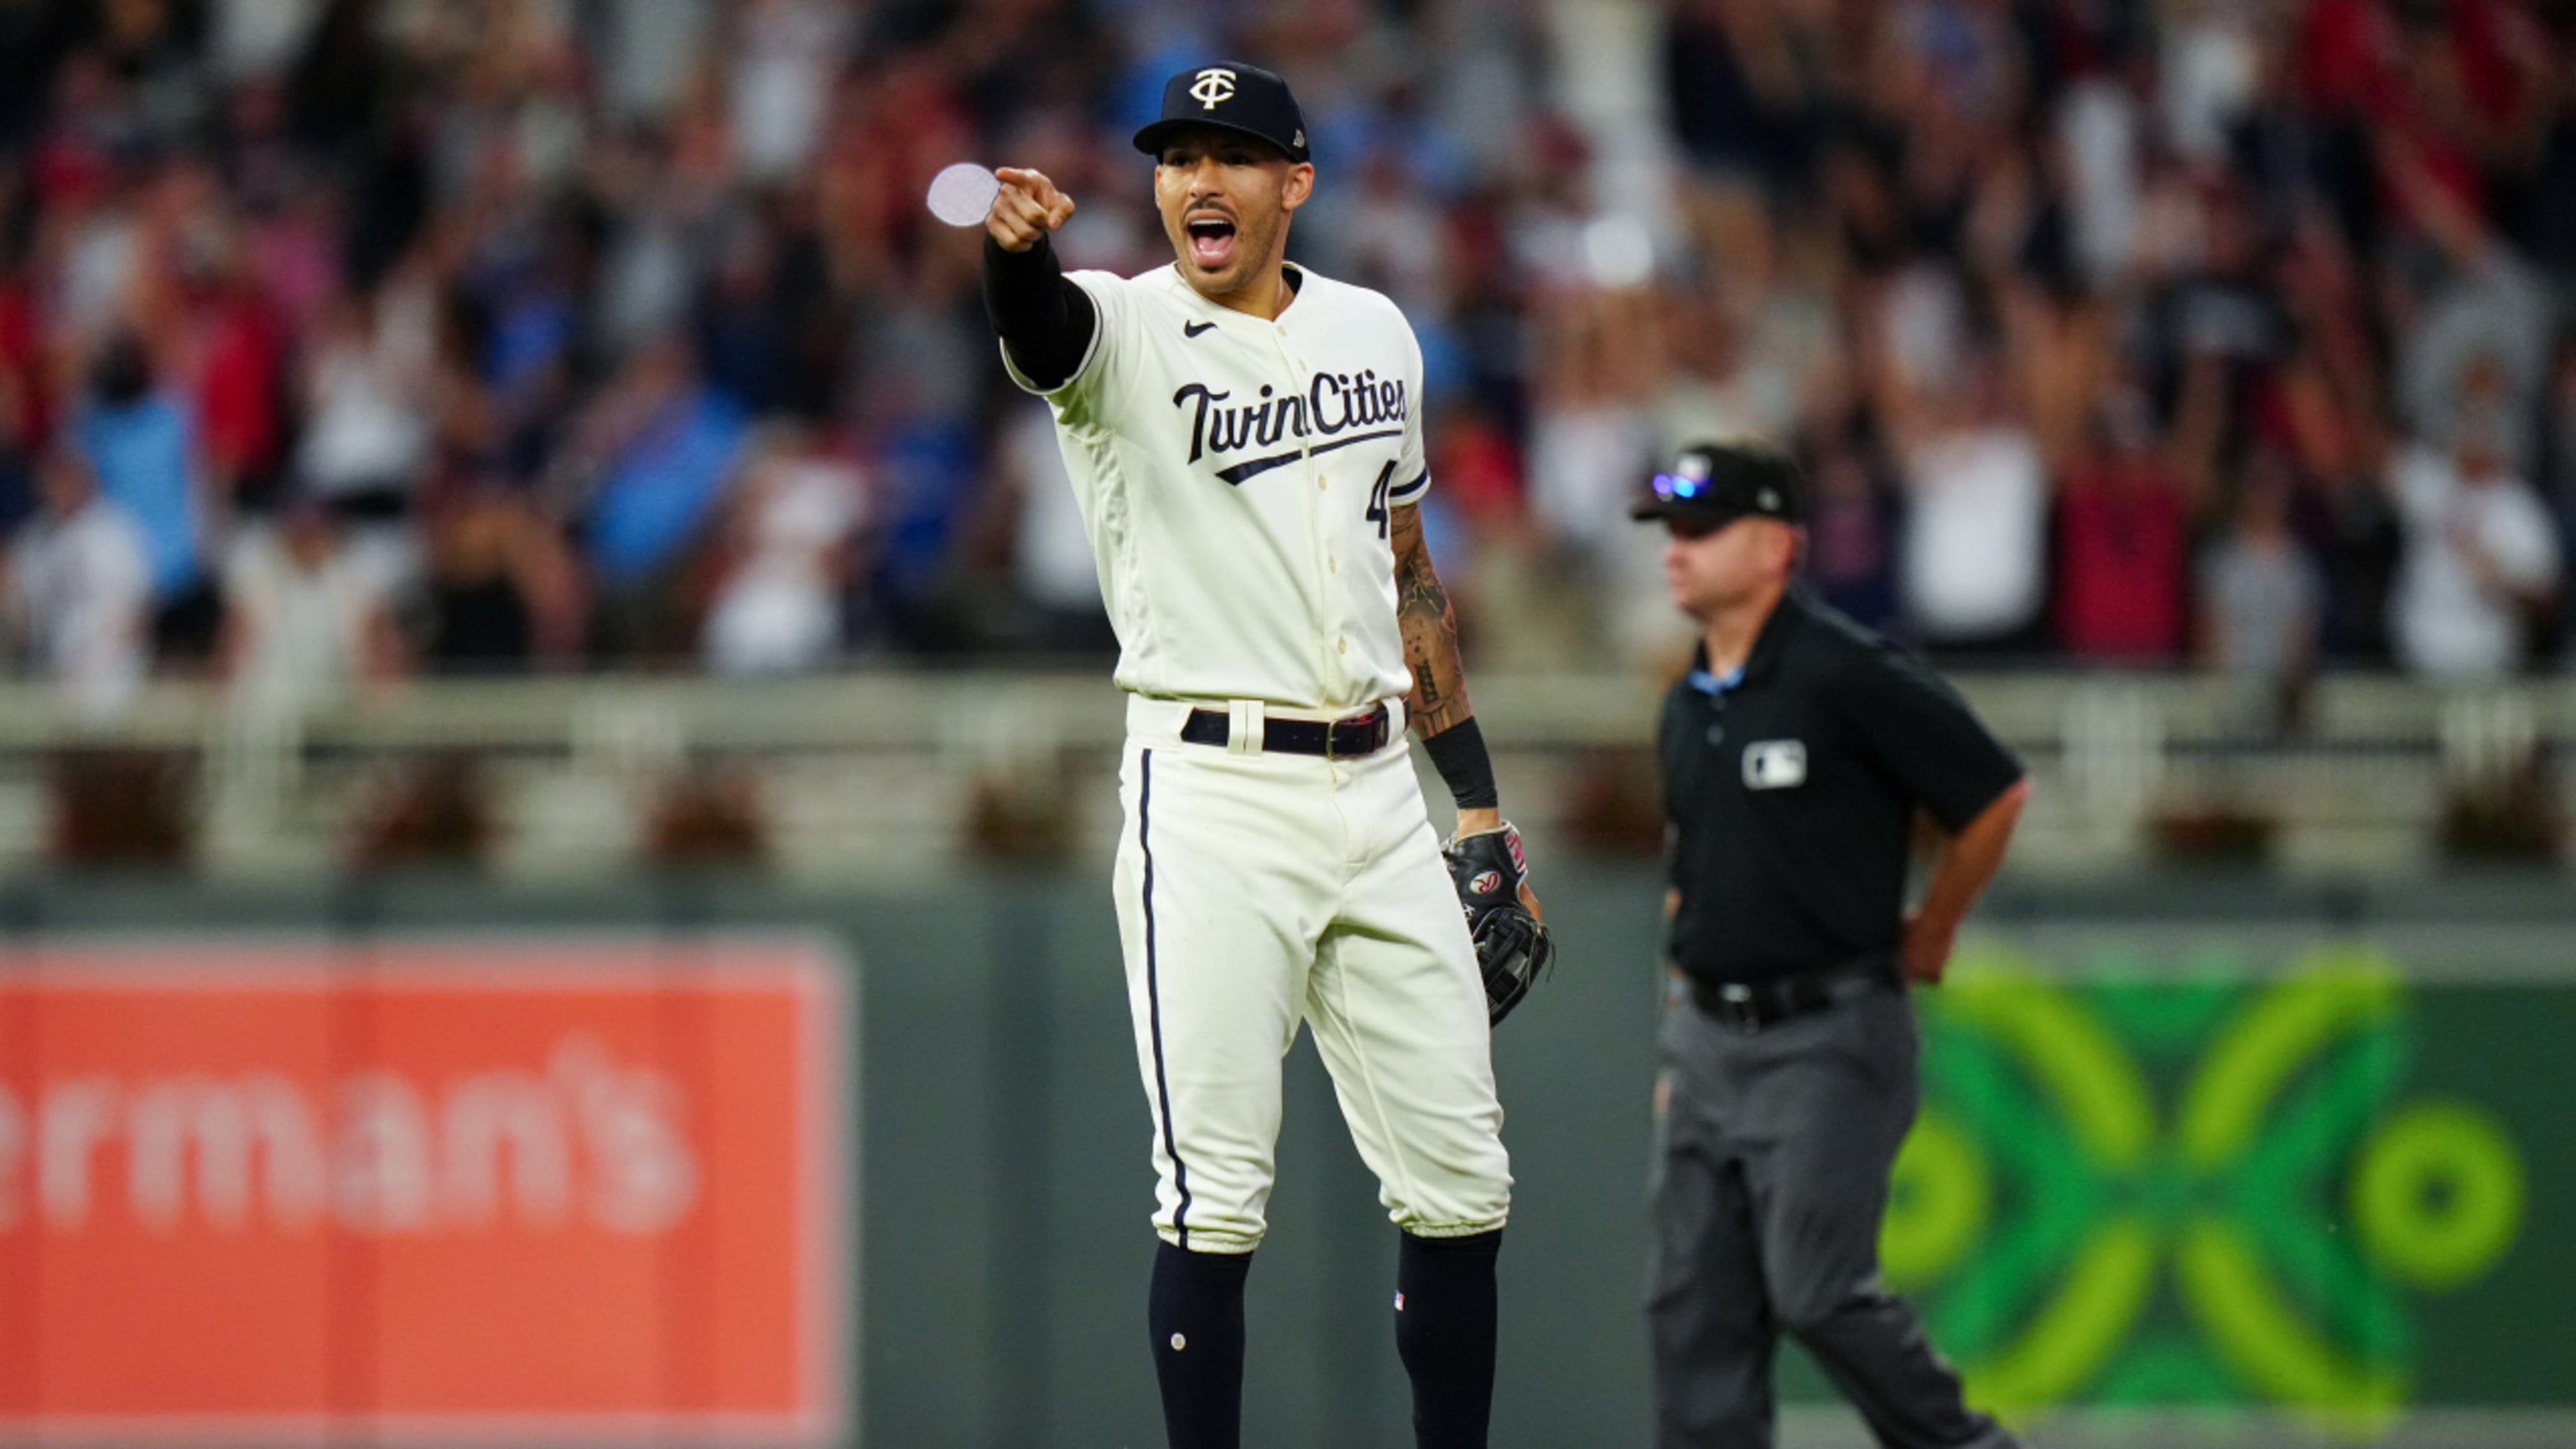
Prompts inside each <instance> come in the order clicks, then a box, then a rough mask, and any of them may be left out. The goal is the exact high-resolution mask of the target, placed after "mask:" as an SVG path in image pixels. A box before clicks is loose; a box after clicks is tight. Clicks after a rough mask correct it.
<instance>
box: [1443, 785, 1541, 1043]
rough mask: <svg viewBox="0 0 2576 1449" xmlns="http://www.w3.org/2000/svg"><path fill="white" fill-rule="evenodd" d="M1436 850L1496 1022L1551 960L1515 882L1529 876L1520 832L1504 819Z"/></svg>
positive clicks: (1526, 992)
mask: <svg viewBox="0 0 2576 1449" xmlns="http://www.w3.org/2000/svg"><path fill="white" fill-rule="evenodd" d="M1440 854H1441V855H1442V856H1443V857H1445V858H1446V859H1447V860H1448V862H1449V879H1450V882H1451V883H1452V884H1454V885H1456V886H1457V887H1458V905H1459V908H1460V909H1461V910H1464V911H1465V912H1466V913H1467V939H1468V940H1470V941H1472V942H1474V943H1475V946H1476V965H1477V968H1478V969H1479V970H1481V971H1483V972H1484V975H1485V1007H1486V1010H1487V1011H1488V1012H1489V1013H1490V1019H1491V1020H1493V1021H1495V1022H1500V1021H1501V1020H1502V1019H1503V1018H1504V1017H1506V1016H1509V1015H1511V1011H1512V1008H1513V1007H1515V1006H1518V1005H1520V1002H1521V998H1522V997H1523V996H1525V995H1527V994H1528V993H1529V989H1530V983H1531V982H1532V981H1535V980H1537V979H1538V975H1539V973H1540V972H1542V971H1545V970H1546V969H1547V968H1548V966H1549V965H1550V964H1551V963H1552V962H1554V961H1555V959H1556V942H1555V940H1554V939H1553V938H1551V937H1550V936H1549V935H1548V933H1547V927H1546V926H1545V925H1543V924H1541V923H1540V921H1539V919H1538V917H1536V916H1533V915H1531V914H1530V912H1529V908H1528V907H1527V906H1524V905H1522V904H1521V886H1522V885H1523V884H1524V883H1526V882H1527V881H1528V880H1529V859H1528V857H1526V856H1524V855H1523V854H1522V853H1521V833H1520V832H1519V831H1518V830H1515V829H1513V828H1512V824H1511V822H1510V821H1508V820H1507V821H1504V822H1503V824H1502V827H1501V828H1500V829H1498V830H1480V831H1478V832H1476V833H1475V834H1473V835H1470V836H1466V837H1464V838H1453V839H1452V840H1450V842H1449V843H1448V844H1447V845H1444V846H1442V847H1441V849H1440Z"/></svg>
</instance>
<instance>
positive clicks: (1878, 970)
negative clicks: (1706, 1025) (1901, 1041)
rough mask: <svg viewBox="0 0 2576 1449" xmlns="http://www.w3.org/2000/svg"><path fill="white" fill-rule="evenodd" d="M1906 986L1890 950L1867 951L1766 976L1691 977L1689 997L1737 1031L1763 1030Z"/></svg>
mask: <svg viewBox="0 0 2576 1449" xmlns="http://www.w3.org/2000/svg"><path fill="white" fill-rule="evenodd" d="M1904 989H1905V968H1904V967H1902V966H1900V965H1898V964H1897V962H1896V958H1895V957H1893V956H1886V955H1873V956H1864V957H1862V958H1860V959H1859V960H1857V961H1846V962H1843V963H1842V964H1841V965H1838V966H1827V967H1824V968H1822V969H1820V970H1816V971H1802V972H1799V973H1798V974H1796V975H1794V976H1775V977H1773V978H1771V979H1770V980H1768V981H1703V980H1701V979H1700V978H1698V977H1696V976H1694V977H1691V978H1690V993H1691V1000H1692V1001H1693V1002H1694V1003H1696V1004H1697V1005H1698V1007H1699V1009H1700V1010H1702V1011H1704V1012H1707V1013H1708V1014H1709V1015H1710V1016H1712V1017H1715V1018H1716V1019H1717V1020H1719V1021H1722V1022H1724V1023H1726V1024H1727V1025H1728V1026H1731V1027H1734V1028H1735V1029H1736V1030H1738V1031H1760V1030H1761V1029H1762V1028H1764V1027H1766V1026H1772V1025H1775V1024H1777V1023H1779V1022H1782V1021H1786V1020H1787V1019H1789V1018H1790V1017H1793V1016H1802V1015H1804V1014H1806V1013H1807V1012H1810V1011H1822V1010H1824V1009H1825V1008H1826V1007H1828V1006H1838V1005H1840V1004H1842V1003H1843V1002H1846V1001H1858V1000H1859V999H1861V998H1862V997H1864V996H1876V995H1878V994H1879V993H1881V992H1884V991H1902V990H1904Z"/></svg>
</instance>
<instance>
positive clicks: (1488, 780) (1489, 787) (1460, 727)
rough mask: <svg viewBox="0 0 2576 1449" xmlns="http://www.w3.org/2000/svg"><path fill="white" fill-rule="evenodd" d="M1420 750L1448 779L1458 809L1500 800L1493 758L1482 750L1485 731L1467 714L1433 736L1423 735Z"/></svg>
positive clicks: (1477, 807)
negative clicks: (1495, 785)
mask: <svg viewBox="0 0 2576 1449" xmlns="http://www.w3.org/2000/svg"><path fill="white" fill-rule="evenodd" d="M1422 751H1423V753H1424V754H1427V755H1429V756H1430V757H1431V766H1432V768H1433V769H1436V770H1438V771H1439V772H1440V778H1441V779H1443V780H1446V781H1448V782H1449V795H1450V798H1451V799H1453V800H1456V801H1457V802H1458V808H1459V809H1461V810H1491V809H1493V808H1494V807H1496V806H1498V805H1500V804H1502V803H1503V797H1502V795H1501V794H1500V792H1498V791H1496V790H1495V789H1494V760H1493V757H1492V756H1491V755H1488V754H1486V753H1485V732H1484V730H1483V729H1481V728H1479V727H1478V726H1477V724H1476V717H1475V716H1474V715H1469V716H1468V717H1467V718H1465V719H1462V720H1460V721H1458V722H1457V723H1456V724H1453V725H1451V726H1450V727H1449V728H1447V729H1445V730H1442V731H1441V732H1440V733H1438V734H1436V735H1425V736H1423V739H1422Z"/></svg>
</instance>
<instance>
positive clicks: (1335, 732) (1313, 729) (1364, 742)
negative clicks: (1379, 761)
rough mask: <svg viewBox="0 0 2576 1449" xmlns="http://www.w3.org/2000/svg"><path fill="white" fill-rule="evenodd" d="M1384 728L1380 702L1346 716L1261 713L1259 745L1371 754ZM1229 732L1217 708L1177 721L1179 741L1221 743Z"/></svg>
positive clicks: (1294, 751) (1291, 751)
mask: <svg viewBox="0 0 2576 1449" xmlns="http://www.w3.org/2000/svg"><path fill="white" fill-rule="evenodd" d="M1386 727H1387V717H1386V706H1385V705H1382V704H1381V705H1379V706H1378V707H1377V708H1375V709H1373V710H1370V711H1369V712H1368V713H1366V714H1361V715H1353V716H1351V717H1350V718H1349V719H1336V720H1320V719H1273V718H1271V717H1269V716H1267V715H1265V716H1263V717H1262V720H1261V748H1262V751H1263V753H1265V754H1282V755H1322V756H1323V757H1324V758H1326V759H1328V760H1336V759H1345V758H1348V757H1350V756H1353V755H1373V754H1376V753H1377V752H1378V751H1379V750H1382V749H1384V748H1386ZM1232 734H1233V731H1232V730H1231V729H1230V728H1229V727H1228V724H1227V720H1226V716H1225V711H1223V710H1221V709H1194V710H1191V711H1190V717H1189V718H1188V719H1186V720H1184V721H1182V722H1181V738H1182V740H1184V741H1185V742H1187V743H1189V744H1193V745H1222V744H1225V743H1226V742H1227V740H1228V739H1230V738H1231V737H1232Z"/></svg>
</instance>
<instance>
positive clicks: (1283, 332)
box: [1270, 322, 1351, 657]
mask: <svg viewBox="0 0 2576 1449" xmlns="http://www.w3.org/2000/svg"><path fill="white" fill-rule="evenodd" d="M1270 341H1271V344H1272V346H1274V347H1275V348H1276V349H1277V350H1278V353H1279V365H1280V366H1281V367H1283V368H1285V369H1286V370H1287V373H1288V378H1289V380H1290V381H1291V382H1296V381H1298V380H1300V379H1304V380H1305V385H1304V386H1302V387H1299V388H1298V392H1299V394H1300V395H1302V396H1305V397H1307V398H1309V399H1312V397H1313V396H1314V382H1313V373H1314V369H1313V368H1311V367H1306V366H1303V365H1301V362H1300V359H1299V358H1298V356H1297V354H1296V353H1295V352H1293V351H1291V350H1290V348H1289V346H1288V326H1287V324H1286V323H1284V322H1272V323H1271V324H1270ZM1314 426H1315V420H1314V419H1313V418H1311V417H1310V418H1308V419H1307V420H1306V431H1305V433H1304V434H1303V435H1302V436H1300V437H1299V438H1298V440H1297V448H1298V452H1299V454H1300V455H1301V457H1302V459H1303V461H1304V463H1305V466H1307V467H1309V468H1315V491H1316V492H1318V493H1326V494H1329V493H1330V492H1331V491H1332V484H1331V482H1330V480H1329V479H1328V478H1327V477H1326V476H1325V470H1323V469H1322V468H1317V467H1316V466H1315V432H1314ZM1306 516H1307V519H1308V522H1309V525H1310V527H1311V529H1312V534H1313V537H1314V539H1315V547H1316V550H1317V552H1318V553H1319V554H1320V555H1321V556H1322V559H1323V563H1324V572H1326V573H1328V574H1329V573H1339V572H1340V571H1341V566H1340V564H1339V563H1338V562H1336V561H1335V559H1334V558H1333V556H1332V554H1331V552H1330V548H1331V545H1330V544H1328V543H1327V542H1326V541H1325V540H1327V539H1328V538H1330V537H1331V535H1332V529H1331V526H1330V524H1329V523H1328V522H1327V521H1326V520H1324V519H1321V518H1319V517H1318V516H1317V513H1316V511H1315V510H1309V511H1308V513H1307V515H1306ZM1315 597H1316V599H1317V600H1318V601H1319V602H1321V601H1325V600H1329V599H1331V597H1332V593H1331V591H1330V590H1329V589H1322V588H1318V589H1317V590H1316V591H1315ZM1325 608H1326V610H1327V612H1330V613H1335V614H1338V613H1340V612H1341V611H1340V610H1337V609H1333V608H1332V606H1331V605H1330V604H1329V603H1326V604H1325ZM1317 622H1318V623H1322V622H1325V621H1323V620H1318V621H1317ZM1332 622H1333V625H1334V627H1333V628H1332V630H1331V632H1332V634H1333V636H1334V637H1333V653H1334V655H1335V656H1336V657H1340V656H1343V655H1347V654H1349V653H1350V652H1351V641H1350V636H1349V635H1348V634H1346V633H1344V632H1343V630H1345V629H1347V628H1348V627H1349V625H1348V623H1347V622H1346V621H1343V620H1339V619H1336V620H1333V621H1332ZM1320 632H1321V631H1319V633H1320Z"/></svg>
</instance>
